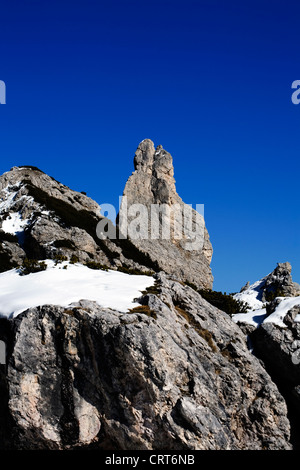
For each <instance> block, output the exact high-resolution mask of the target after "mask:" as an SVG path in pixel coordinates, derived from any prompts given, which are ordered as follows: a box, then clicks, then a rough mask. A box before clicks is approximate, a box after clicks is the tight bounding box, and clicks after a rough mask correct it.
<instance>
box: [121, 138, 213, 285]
mask: <svg viewBox="0 0 300 470" xmlns="http://www.w3.org/2000/svg"><path fill="white" fill-rule="evenodd" d="M134 168H135V171H134V172H133V174H132V175H131V176H130V177H129V179H128V181H127V183H126V186H125V189H124V193H123V201H126V203H125V202H122V205H121V211H120V219H122V214H123V215H124V214H125V216H127V219H126V220H128V221H129V224H130V222H132V221H133V220H134V219H135V217H136V214H135V213H130V210H131V209H132V208H133V207H134V205H136V204H140V205H143V206H144V208H146V210H147V212H146V215H145V216H144V217H143V219H142V223H141V225H142V226H141V232H142V233H141V235H140V236H138V237H137V238H136V239H133V238H132V237H131V241H132V243H133V244H134V245H135V246H136V247H137V248H138V249H139V250H140V251H142V252H143V253H146V254H147V255H148V256H150V258H151V260H153V261H155V262H157V264H158V266H159V269H160V270H163V271H165V272H166V273H169V274H172V275H174V276H176V277H177V279H180V280H183V281H188V282H190V283H192V284H194V285H196V286H197V287H200V288H212V282H213V277H212V274H211V269H210V262H211V257H212V246H211V243H210V241H209V235H208V232H207V229H206V227H205V223H204V218H203V216H202V215H201V214H200V213H199V212H196V211H195V210H194V209H190V206H188V205H187V204H185V203H184V202H183V201H182V199H181V198H180V197H179V195H178V194H177V192H176V188H175V180H174V168H173V160H172V157H171V155H170V154H169V153H168V152H167V151H166V150H164V149H163V148H162V146H161V145H159V146H158V147H157V148H156V149H155V147H154V144H153V142H152V141H151V140H150V139H145V140H143V141H142V142H141V143H140V145H139V146H138V148H137V151H136V153H135V157H134ZM126 205H127V207H126ZM155 206H156V208H155ZM158 206H160V207H161V208H162V209H163V210H164V211H162V212H161V214H159V213H158V212H156V210H158ZM151 211H152V212H151ZM133 212H134V211H133ZM163 227H167V228H166V232H163V230H164V229H163ZM120 230H121V232H122V221H121V222H120ZM153 233H155V234H156V237H157V238H155V237H154V236H153ZM195 234H197V235H195Z"/></svg>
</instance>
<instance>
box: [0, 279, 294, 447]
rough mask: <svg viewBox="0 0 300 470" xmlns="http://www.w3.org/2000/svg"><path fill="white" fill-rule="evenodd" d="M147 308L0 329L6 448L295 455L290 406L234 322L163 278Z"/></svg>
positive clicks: (144, 303)
mask: <svg viewBox="0 0 300 470" xmlns="http://www.w3.org/2000/svg"><path fill="white" fill-rule="evenodd" d="M116 294H117V293H116ZM139 302H140V304H141V307H140V308H137V309H135V311H132V312H129V313H125V314H124V313H120V312H118V311H114V310H111V309H103V308H100V307H99V306H98V305H96V304H95V303H94V302H90V301H81V302H79V304H76V305H72V306H70V307H68V308H67V309H66V308H61V307H57V306H56V307H55V306H50V305H45V306H41V307H38V308H34V309H29V310H28V311H26V312H24V313H22V314H20V315H19V316H18V317H16V318H15V319H13V320H4V319H2V320H1V324H0V331H1V332H2V339H3V338H4V339H5V340H6V341H7V343H8V344H9V351H8V358H7V374H6V378H5V380H4V379H3V378H2V383H1V387H2V390H6V395H5V394H4V393H3V394H2V403H3V400H4V399H3V395H5V402H6V416H5V423H6V427H5V429H4V432H3V429H2V436H4V443H3V442H2V446H3V447H4V448H10V449H15V448H16V449H70V448H71V449H73V448H76V447H87V446H90V447H92V448H97V449H106V450H124V449H125V450H140V449H154V450H159V449H164V450H188V449H190V450H208V449H224V450H225V449H236V450H237V449H290V448H291V446H290V444H289V421H288V419H287V416H286V414H287V410H286V405H285V402H284V400H283V398H282V397H281V395H280V393H279V392H278V389H277V387H276V385H275V384H274V383H273V382H272V380H271V379H270V377H269V375H268V374H267V373H266V372H265V370H264V368H263V367H262V365H261V364H260V362H259V361H258V360H257V359H256V358H255V357H254V356H253V355H252V354H251V353H250V352H249V351H248V349H247V346H246V342H245V337H244V335H243V333H242V332H241V330H240V329H239V328H238V326H236V325H235V324H234V323H233V322H232V321H231V319H230V317H229V316H228V315H226V314H225V313H223V312H221V311H220V310H218V309H216V308H215V307H213V306H212V305H210V304H209V303H207V302H206V301H205V300H204V299H202V298H201V296H200V295H199V294H198V293H197V292H195V291H194V290H193V289H191V288H190V287H188V286H183V285H182V284H180V283H178V282H176V281H172V280H170V279H167V277H166V275H165V274H159V275H156V286H155V288H153V287H152V288H151V289H150V290H149V292H146V293H145V294H144V295H142V297H141V298H140V299H139ZM2 427H3V423H2Z"/></svg>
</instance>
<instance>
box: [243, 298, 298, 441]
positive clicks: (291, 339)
mask: <svg viewBox="0 0 300 470" xmlns="http://www.w3.org/2000/svg"><path fill="white" fill-rule="evenodd" d="M299 313H300V307H299V306H296V307H293V308H292V309H291V310H290V311H289V312H288V313H287V314H286V315H285V318H284V320H283V321H284V323H285V324H286V327H280V326H278V325H276V324H273V323H263V324H262V325H260V326H259V328H256V329H255V330H254V331H252V332H251V334H250V338H251V342H252V344H253V347H254V352H255V354H256V355H258V357H260V358H261V359H262V360H263V361H264V363H265V367H266V369H267V370H268V371H270V373H271V374H272V376H273V377H274V379H275V380H276V382H278V383H280V384H281V389H282V392H283V393H284V396H285V397H286V399H287V400H288V401H289V403H290V413H291V414H293V415H294V416H295V417H296V416H298V418H299V416H300V395H299V393H298V391H297V390H299V386H300V323H298V322H295V318H296V316H297V315H298V314H299ZM296 427H297V429H298V432H299V425H298V424H297V425H296Z"/></svg>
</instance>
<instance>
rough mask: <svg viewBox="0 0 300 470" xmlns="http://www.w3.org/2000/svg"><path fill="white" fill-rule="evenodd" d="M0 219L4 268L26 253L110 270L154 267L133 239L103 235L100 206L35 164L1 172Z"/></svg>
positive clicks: (19, 261)
mask: <svg viewBox="0 0 300 470" xmlns="http://www.w3.org/2000/svg"><path fill="white" fill-rule="evenodd" d="M0 220H1V226H0V271H6V270H7V269H10V268H12V267H15V266H19V265H20V264H22V261H23V260H24V258H25V257H27V258H31V259H55V258H57V257H61V256H64V257H67V259H71V257H72V256H73V257H75V259H76V260H78V261H79V262H81V263H96V264H97V263H98V264H101V265H105V266H108V267H110V268H112V269H117V268H120V267H124V268H129V269H139V270H140V271H147V270H148V271H149V270H155V269H156V265H155V264H154V263H151V262H150V260H149V259H148V258H147V257H146V256H145V255H143V254H142V253H140V252H139V251H138V250H137V249H136V248H135V247H134V246H132V245H131V243H130V241H129V240H121V241H120V240H110V239H105V240H103V239H100V238H99V237H98V235H97V225H98V223H99V222H100V221H103V220H106V221H107V219H105V218H104V217H103V216H102V215H101V214H100V207H99V205H98V204H97V203H96V202H95V201H93V200H92V199H90V198H89V197H87V196H86V195H85V194H83V193H79V192H76V191H73V190H71V189H70V188H68V187H67V186H65V185H63V184H61V183H59V182H58V181H56V180H55V179H54V178H52V177H50V176H48V175H46V174H45V173H43V172H42V171H41V170H39V169H38V168H35V167H14V168H12V169H11V170H10V171H8V172H7V173H5V174H3V175H2V176H0ZM110 223H111V222H110Z"/></svg>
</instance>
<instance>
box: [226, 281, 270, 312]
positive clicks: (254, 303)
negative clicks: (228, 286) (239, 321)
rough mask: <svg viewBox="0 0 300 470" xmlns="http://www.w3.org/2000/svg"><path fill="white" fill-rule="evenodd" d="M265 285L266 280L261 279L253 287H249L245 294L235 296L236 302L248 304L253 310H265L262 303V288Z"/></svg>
mask: <svg viewBox="0 0 300 470" xmlns="http://www.w3.org/2000/svg"><path fill="white" fill-rule="evenodd" d="M264 283H265V278H263V279H261V280H260V281H257V282H255V283H254V284H252V285H251V286H249V287H248V289H246V290H245V291H243V292H240V293H238V294H235V295H234V296H233V297H234V298H235V299H236V300H240V301H241V302H247V304H248V305H249V307H250V308H251V310H256V309H261V308H263V302H262V301H261V289H260V288H261V287H263V284H264Z"/></svg>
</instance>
